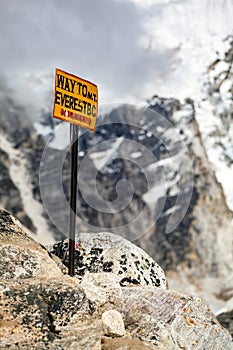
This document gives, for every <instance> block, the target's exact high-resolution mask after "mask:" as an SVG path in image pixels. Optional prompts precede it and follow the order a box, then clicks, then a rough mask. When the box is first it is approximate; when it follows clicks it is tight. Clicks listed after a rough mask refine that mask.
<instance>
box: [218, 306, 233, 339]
mask: <svg viewBox="0 0 233 350" xmlns="http://www.w3.org/2000/svg"><path fill="white" fill-rule="evenodd" d="M217 319H218V321H219V322H220V323H221V325H223V327H225V328H226V329H227V330H228V331H229V332H230V334H231V336H232V338H233V310H232V311H229V312H223V313H221V314H220V315H218V316H217Z"/></svg>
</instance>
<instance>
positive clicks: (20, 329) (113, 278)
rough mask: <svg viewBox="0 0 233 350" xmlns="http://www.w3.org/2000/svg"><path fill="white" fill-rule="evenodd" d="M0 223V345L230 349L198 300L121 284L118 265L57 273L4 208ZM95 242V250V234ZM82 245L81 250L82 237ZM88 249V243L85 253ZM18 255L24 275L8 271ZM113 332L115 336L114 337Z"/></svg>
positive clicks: (44, 349) (53, 349) (47, 349)
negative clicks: (70, 273) (73, 274)
mask: <svg viewBox="0 0 233 350" xmlns="http://www.w3.org/2000/svg"><path fill="white" fill-rule="evenodd" d="M0 224H1V226H0V227H1V228H0V246H1V248H2V247H5V246H7V247H8V248H9V249H8V250H3V249H2V252H4V253H5V255H3V256H2V257H1V259H2V260H1V263H2V265H3V266H4V268H3V267H1V269H2V272H3V273H2V274H1V275H0V276H1V277H0V334H1V337H0V348H2V349H9V350H16V349H23V350H31V349H35V350H63V349H66V350H77V349H78V350H89V349H90V350H101V349H108V350H110V349H118V350H122V349H124V350H125V349H128V350H129V349H131V350H136V349H143V350H144V349H145V350H146V349H148V350H157V349H160V350H181V349H183V350H184V349H185V350H190V349H194V350H203V349H205V350H231V349H232V342H231V337H230V334H229V333H228V331H227V330H225V329H224V328H223V327H222V326H221V325H220V324H219V322H218V321H217V319H216V318H215V317H214V315H213V314H212V312H211V311H210V309H209V307H208V305H207V304H206V303H205V302H204V301H203V300H202V299H200V298H197V297H194V296H191V295H187V294H183V293H175V292H172V291H169V290H166V289H165V286H163V288H161V287H160V288H158V287H156V286H153V285H152V284H151V285H134V284H128V285H126V286H125V287H123V286H122V285H121V284H120V282H121V280H119V275H118V274H117V273H116V271H117V268H116V270H115V271H113V272H110V271H108V272H98V273H93V272H89V271H88V269H87V270H86V273H85V275H84V276H83V278H82V281H81V283H80V281H79V278H78V277H73V278H71V277H70V276H67V275H64V274H63V273H62V272H61V270H60V269H59V267H58V265H59V264H60V263H58V262H54V260H53V256H52V255H51V256H50V255H49V254H48V253H47V252H46V250H45V249H44V248H42V247H41V246H40V245H39V244H38V243H36V242H35V241H33V239H32V238H31V237H29V236H28V235H27V234H26V233H25V232H24V231H23V229H22V227H20V224H19V223H18V221H17V220H15V219H14V218H13V217H12V216H11V215H10V214H9V213H7V212H4V211H0ZM107 237H108V242H105V243H106V245H107V248H109V250H108V249H107V248H105V250H104V249H103V255H102V256H103V261H105V258H107V257H108V258H109V256H111V257H112V260H113V262H114V263H115V260H114V259H115V258H114V259H113V257H114V256H113V255H108V254H110V253H109V251H110V250H111V249H110V248H113V246H114V244H115V243H116V242H118V240H120V238H118V237H114V236H113V235H108V236H107ZM111 239H112V241H111ZM96 241H97V243H98V244H97V247H98V246H99V238H98V236H97V240H96ZM121 241H122V239H121ZM101 242H102V241H101ZM102 243H103V242H102ZM107 243H108V244H107ZM123 243H124V244H123V245H122V247H123V248H122V249H124V251H125V255H126V262H127V263H129V262H130V261H128V260H130V259H131V258H130V259H129V258H128V257H129V256H130V255H129V254H128V253H130V252H132V251H133V252H134V253H135V249H134V246H133V245H131V244H130V243H129V252H127V249H126V247H127V244H126V243H125V242H123ZM15 247H16V248H17V249H19V250H17V252H18V253H19V257H20V259H18V260H17V259H16V257H15V256H14V255H13V253H12V252H14V248H15ZM23 247H24V250H23ZM85 247H86V251H88V243H87V242H86V245H85ZM102 247H103V245H102ZM118 248H119V249H120V245H118ZM92 249H93V240H90V247H89V250H90V251H91V250H92ZM137 249H138V248H136V252H137V259H138V258H139V257H141V260H140V262H141V263H142V261H144V260H143V259H142V257H144V259H145V257H146V255H143V252H142V251H141V250H139V251H138V250H137ZM6 252H7V253H6ZM23 252H24V253H25V254H26V255H25V256H23V255H22V254H23ZM28 253H30V254H28ZM111 253H114V249H112V250H111ZM134 253H133V254H134ZM139 253H141V254H142V255H141V256H140V254H139ZM119 254H122V253H121V252H120V253H119ZM37 256H39V257H40V258H38V257H37ZM118 256H119V255H118ZM120 256H121V255H120ZM22 257H23V258H25V259H29V262H30V263H29V267H28V270H27V269H26V267H25V271H26V272H22V273H15V271H18V270H17V268H19V267H20V266H21V265H22V264H21V261H22V260H21V258H22ZM10 258H11V259H12V261H10ZM98 258H99V257H98ZM30 259H31V260H30ZM100 259H101V257H100ZM133 261H134V260H131V264H132V262H133ZM114 263H113V266H114ZM20 264H21V265H20ZM57 264H58V265H57ZM88 264H89V265H88V266H91V265H90V262H89V263H88ZM26 265H27V264H26ZM22 266H23V265H22ZM116 266H117V264H116ZM139 266H140V265H139ZM129 267H130V266H129ZM23 268H24V266H23ZM129 271H131V270H130V269H129ZM133 271H135V270H133ZM104 334H107V335H108V336H107V337H106V336H105V335H104ZM116 336H118V337H119V336H120V338H113V337H116Z"/></svg>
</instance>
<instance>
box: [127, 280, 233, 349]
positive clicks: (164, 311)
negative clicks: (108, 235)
mask: <svg viewBox="0 0 233 350" xmlns="http://www.w3.org/2000/svg"><path fill="white" fill-rule="evenodd" d="M123 298H124V310H122V311H121V312H122V315H123V318H124V324H125V328H126V331H128V332H130V334H131V336H135V337H137V338H139V339H140V340H142V341H146V342H149V343H151V344H152V345H153V346H154V348H156V349H157V348H159V349H166V350H175V349H198V350H203V349H205V350H207V349H211V350H220V349H222V350H232V342H231V337H230V335H229V333H228V332H227V331H226V330H225V329H224V328H223V327H222V326H221V325H220V324H219V322H218V320H217V319H216V317H215V316H214V314H213V313H212V312H211V310H210V308H209V306H208V304H207V303H206V302H205V301H204V300H202V299H201V298H198V297H195V296H191V295H187V294H182V293H175V292H172V291H168V290H161V289H156V288H153V287H150V286H147V287H137V288H135V287H133V288H124V289H123Z"/></svg>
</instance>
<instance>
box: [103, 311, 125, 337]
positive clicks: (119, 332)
mask: <svg viewBox="0 0 233 350" xmlns="http://www.w3.org/2000/svg"><path fill="white" fill-rule="evenodd" d="M102 329H103V333H104V335H106V336H110V337H112V338H115V337H123V336H124V335H125V326H124V322H123V319H122V316H121V314H120V312H119V311H116V310H107V311H105V312H104V313H103V314H102Z"/></svg>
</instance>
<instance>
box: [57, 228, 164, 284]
mask: <svg viewBox="0 0 233 350" xmlns="http://www.w3.org/2000/svg"><path fill="white" fill-rule="evenodd" d="M67 248H68V240H65V241H62V242H58V243H56V244H54V245H53V246H51V247H50V251H51V252H52V253H53V254H54V255H57V256H58V257H59V258H60V259H63V261H64V263H65V264H66V266H68V249H67ZM86 272H110V273H114V274H116V275H117V276H118V280H119V283H120V285H121V286H122V287H123V286H126V285H129V284H138V285H153V286H156V287H158V288H163V289H164V288H166V283H167V282H166V277H165V274H164V272H163V270H162V269H161V267H160V266H159V265H158V264H157V263H156V262H155V261H154V260H153V259H152V258H151V257H150V256H149V255H148V254H146V253H145V252H144V251H143V250H142V249H140V248H139V247H137V246H136V245H134V244H132V243H131V242H129V241H127V240H126V239H124V238H122V237H120V236H118V235H115V234H111V233H109V232H101V233H81V234H80V236H77V237H76V250H75V273H76V274H77V275H80V276H83V275H84V274H85V273H86Z"/></svg>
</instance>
